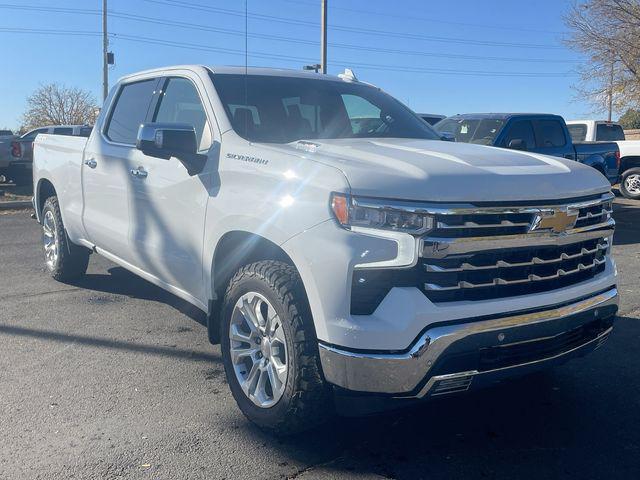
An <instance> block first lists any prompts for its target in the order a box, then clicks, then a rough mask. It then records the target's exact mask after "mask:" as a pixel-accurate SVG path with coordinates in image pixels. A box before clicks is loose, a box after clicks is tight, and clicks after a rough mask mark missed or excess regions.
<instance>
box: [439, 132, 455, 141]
mask: <svg viewBox="0 0 640 480" xmlns="http://www.w3.org/2000/svg"><path fill="white" fill-rule="evenodd" d="M438 133H440V140H442V141H443V142H455V141H456V136H455V135H454V134H453V133H448V132H438Z"/></svg>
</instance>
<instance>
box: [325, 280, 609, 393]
mask: <svg viewBox="0 0 640 480" xmlns="http://www.w3.org/2000/svg"><path fill="white" fill-rule="evenodd" d="M617 306H618V291H617V289H616V288H615V287H612V288H611V289H609V290H607V291H604V292H602V293H599V294H597V295H595V296H591V297H588V298H585V299H582V300H579V301H577V302H574V303H571V304H568V305H561V306H557V307H555V308H550V309H546V310H539V311H534V312H524V313H519V314H514V315H510V316H503V317H499V318H495V317H494V318H484V319H483V318H479V319H469V320H467V321H464V322H460V323H455V324H448V325H437V326H434V327H433V328H429V329H427V330H426V331H424V332H423V333H422V334H421V335H420V336H419V337H418V338H417V339H416V340H415V341H414V342H413V344H412V345H411V346H410V347H409V348H408V349H407V350H405V351H402V352H366V351H361V352H354V351H347V350H344V349H340V348H339V347H335V346H331V345H326V344H323V343H320V345H319V347H320V359H321V362H322V369H323V372H324V376H325V378H326V380H327V381H328V382H330V383H332V384H334V385H336V386H338V387H341V388H344V389H346V390H351V391H356V392H367V393H375V394H384V395H391V396H398V397H404V398H411V397H414V398H423V397H426V396H434V395H442V394H445V393H453V392H458V391H464V390H468V389H469V388H470V387H475V386H480V385H484V384H487V383H491V382H494V381H497V380H501V379H503V378H506V377H511V376H518V375H522V374H525V373H528V372H530V371H535V370H537V369H540V368H543V367H545V366H551V365H553V364H557V363H562V362H564V361H566V360H568V359H570V358H573V357H576V356H581V355H584V354H585V353H588V352H589V351H591V350H594V349H595V348H597V347H599V346H600V345H601V344H602V343H603V342H604V341H605V340H606V338H607V337H608V336H609V333H610V332H611V330H612V327H610V326H606V325H605V327H604V328H602V329H601V330H598V331H597V332H595V333H593V335H591V336H585V337H584V338H581V339H578V340H577V342H578V343H576V340H574V341H573V343H567V347H566V348H564V349H560V350H559V351H558V350H552V349H547V350H546V351H545V349H544V348H543V349H542V350H541V351H540V354H539V356H538V357H535V356H534V357H531V356H529V357H522V358H523V360H522V361H519V362H518V361H515V362H512V363H508V362H507V364H504V363H503V364H499V366H498V367H496V368H483V369H477V368H476V369H462V370H459V371H458V370H455V369H454V371H449V370H451V368H452V367H451V366H452V365H453V366H455V365H456V361H457V365H464V362H462V363H461V362H460V361H458V360H456V359H460V358H463V357H464V356H465V355H467V356H468V355H473V354H475V352H481V351H487V350H488V349H491V350H492V351H500V350H501V349H506V350H508V349H514V348H516V349H517V348H519V346H520V345H523V346H525V347H527V346H528V345H535V344H536V342H544V341H550V342H553V341H554V339H556V338H558V339H559V338H562V336H563V335H565V336H566V335H571V332H574V331H576V330H577V329H580V328H582V327H584V326H585V325H590V324H593V323H597V322H599V321H600V320H604V319H610V318H612V317H613V316H614V315H615V313H616V311H617ZM506 350H505V351H506ZM516 358H517V356H516ZM452 359H453V361H452ZM447 362H448V363H447ZM445 364H446V365H448V367H447V368H448V370H447V368H444V367H443V365H445ZM485 367H486V365H485ZM443 368H444V370H443Z"/></svg>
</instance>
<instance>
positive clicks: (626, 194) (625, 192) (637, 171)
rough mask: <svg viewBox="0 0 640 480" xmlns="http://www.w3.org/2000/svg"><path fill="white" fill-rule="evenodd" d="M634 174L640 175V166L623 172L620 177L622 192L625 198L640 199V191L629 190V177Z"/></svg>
mask: <svg viewBox="0 0 640 480" xmlns="http://www.w3.org/2000/svg"><path fill="white" fill-rule="evenodd" d="M632 175H638V176H640V168H630V169H629V170H626V171H625V172H624V173H623V174H622V177H621V178H620V192H622V195H624V197H625V198H630V199H632V200H640V193H637V192H636V193H634V192H630V191H629V190H628V186H627V179H628V178H629V177H630V176H632Z"/></svg>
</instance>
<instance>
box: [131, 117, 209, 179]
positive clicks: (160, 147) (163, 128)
mask: <svg viewBox="0 0 640 480" xmlns="http://www.w3.org/2000/svg"><path fill="white" fill-rule="evenodd" d="M136 148H137V149H138V150H140V151H141V152H142V153H144V154H145V155H149V156H152V157H158V158H164V159H167V160H168V159H170V158H171V157H176V158H177V159H178V160H180V162H182V164H183V165H184V166H185V168H186V169H187V172H188V173H189V175H197V174H198V173H200V172H201V171H202V169H203V168H204V164H205V162H206V161H207V156H206V155H202V154H199V153H198V139H197V137H196V130H195V128H194V127H193V125H189V124H188V123H143V124H142V125H140V128H139V129H138V137H137V139H136Z"/></svg>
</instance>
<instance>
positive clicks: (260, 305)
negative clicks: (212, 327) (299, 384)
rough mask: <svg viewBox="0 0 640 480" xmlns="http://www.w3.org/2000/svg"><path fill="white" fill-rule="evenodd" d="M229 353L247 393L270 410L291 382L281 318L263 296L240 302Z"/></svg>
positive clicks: (250, 296)
mask: <svg viewBox="0 0 640 480" xmlns="http://www.w3.org/2000/svg"><path fill="white" fill-rule="evenodd" d="M229 340H230V342H229V343H230V348H229V353H230V356H231V363H232V364H233V370H234V372H235V374H236V378H237V379H238V383H239V384H240V387H241V388H242V391H243V392H244V394H245V395H246V396H247V398H249V399H250V400H251V401H252V402H253V403H254V404H255V405H257V406H259V407H261V408H269V407H271V406H273V405H275V404H276V403H277V402H278V400H280V398H281V397H282V394H283V393H284V388H285V385H286V383H287V343H286V341H285V332H284V329H283V327H282V322H281V320H280V317H279V316H278V314H277V313H276V311H275V309H274V308H273V305H271V303H269V301H268V300H267V299H266V298H265V297H263V296H262V295H260V294H259V293H255V292H249V293H245V294H244V295H242V296H241V297H240V298H239V299H238V301H237V302H236V304H235V306H234V308H233V313H232V314H231V324H230V325H229Z"/></svg>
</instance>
